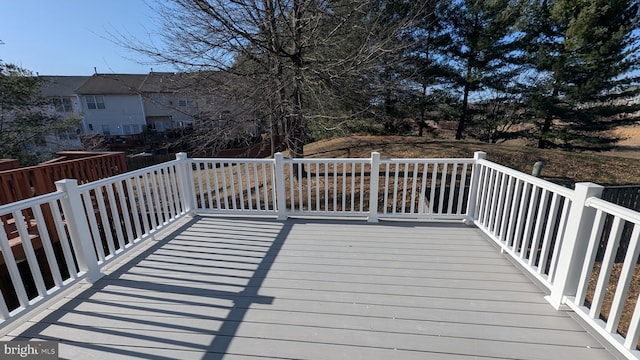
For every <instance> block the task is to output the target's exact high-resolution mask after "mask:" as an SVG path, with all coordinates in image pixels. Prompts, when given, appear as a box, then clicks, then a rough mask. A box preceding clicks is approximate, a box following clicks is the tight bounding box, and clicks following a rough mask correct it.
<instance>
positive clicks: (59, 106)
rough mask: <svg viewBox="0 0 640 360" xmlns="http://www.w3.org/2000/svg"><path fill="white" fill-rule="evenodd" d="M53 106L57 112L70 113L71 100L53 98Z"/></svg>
mask: <svg viewBox="0 0 640 360" xmlns="http://www.w3.org/2000/svg"><path fill="white" fill-rule="evenodd" d="M53 105H54V106H55V107H56V111H57V112H71V111H72V110H73V108H72V107H71V99H69V98H54V99H53Z"/></svg>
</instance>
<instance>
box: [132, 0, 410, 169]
mask: <svg viewBox="0 0 640 360" xmlns="http://www.w3.org/2000/svg"><path fill="white" fill-rule="evenodd" d="M384 6H385V2H384V1H371V0H341V1H326V0H245V1H231V0H171V1H169V2H157V3H156V6H155V9H156V11H157V13H158V15H159V19H160V21H161V22H162V23H163V28H162V31H161V34H160V38H161V41H160V42H157V43H155V44H154V43H144V42H139V41H138V42H132V41H131V39H129V38H127V37H124V36H120V38H119V39H120V42H121V43H123V44H124V45H125V46H127V47H129V48H131V49H134V50H136V51H138V52H141V53H143V54H146V55H148V56H150V57H151V58H153V59H154V60H156V61H160V62H162V63H170V64H173V65H175V66H177V67H179V68H181V69H183V70H185V71H188V72H194V71H196V70H207V71H223V72H227V73H230V74H233V75H236V76H240V77H242V78H245V79H249V80H247V82H248V83H251V84H253V85H254V86H253V87H252V88H251V89H249V91H248V92H247V93H245V94H244V96H245V98H246V100H247V101H249V102H251V103H252V106H254V107H255V111H254V112H253V115H255V116H260V117H261V118H262V119H265V120H266V121H267V122H268V123H269V124H270V128H271V134H272V138H274V137H275V136H277V135H278V134H279V133H282V134H283V135H284V138H285V142H286V146H287V148H288V150H289V151H290V154H291V156H292V157H302V156H303V145H304V144H305V142H306V140H307V131H306V129H307V125H308V121H309V119H311V118H313V117H315V116H317V115H319V114H318V113H317V112H321V111H322V108H323V107H322V106H314V102H316V103H317V102H322V101H326V100H325V99H322V98H318V97H316V96H314V94H316V93H322V94H327V93H340V92H339V91H337V92H330V91H322V89H327V88H332V87H335V86H336V85H340V84H344V79H346V78H357V77H358V76H361V74H362V73H363V72H366V71H370V70H371V69H373V68H374V67H375V66H376V65H379V62H378V58H379V57H381V56H382V55H383V54H388V53H389V52H392V51H393V49H394V48H395V47H397V46H399V43H398V41H397V39H398V37H397V36H394V33H395V32H397V31H398V30H399V29H401V28H403V27H406V26H405V25H406V24H407V23H409V22H410V21H411V20H410V19H401V20H398V21H396V22H395V23H394V27H388V25H389V22H388V21H387V22H385V21H384V19H382V18H381V15H380V14H382V13H384V12H383V11H381V8H383V7H384ZM352 83H354V84H356V83H357V82H356V81H353V82H352ZM363 89H364V88H363ZM363 89H361V90H363ZM236 90H237V89H236ZM245 90H246V89H245ZM358 90H359V89H354V91H358ZM272 141H273V140H272Z"/></svg>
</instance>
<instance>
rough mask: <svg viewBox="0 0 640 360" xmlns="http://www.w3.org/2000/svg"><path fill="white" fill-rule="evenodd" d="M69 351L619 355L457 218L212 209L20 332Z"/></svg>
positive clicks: (179, 355)
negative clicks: (261, 215)
mask: <svg viewBox="0 0 640 360" xmlns="http://www.w3.org/2000/svg"><path fill="white" fill-rule="evenodd" d="M8 338H15V339H20V340H28V339H49V340H60V341H61V345H60V354H61V358H69V359H77V358H82V359H107V358H108V359H120V358H121V359H126V358H157V359H227V360H234V359H246V358H265V359H266V358H278V359H283V358H284V359H501V358H503V359H611V358H613V356H612V355H611V354H610V353H609V352H607V351H606V350H605V349H604V348H603V346H602V345H601V344H599V343H598V342H597V341H596V340H594V339H593V338H592V337H591V336H590V335H589V334H588V333H586V332H585V331H584V330H583V329H582V328H581V327H580V326H579V325H578V324H577V323H576V322H575V321H574V320H573V319H572V318H571V317H569V316H568V315H567V314H566V313H563V312H557V311H555V310H553V308H552V307H551V306H550V305H549V304H548V303H547V302H546V301H545V300H544V299H543V293H542V292H541V291H540V290H539V289H538V288H537V287H536V286H535V285H534V284H532V283H531V281H530V280H529V279H528V278H527V277H525V276H524V275H522V273H520V271H519V270H518V269H517V268H515V267H514V266H513V265H511V263H510V262H509V261H508V260H506V259H505V258H504V257H503V255H501V254H500V252H499V251H498V250H496V249H495V248H494V247H492V246H491V245H490V244H489V243H488V242H487V240H486V239H484V238H483V236H482V235H481V234H480V232H479V230H477V229H474V228H472V227H466V226H463V225H458V224H441V223H427V224H425V223H412V222H381V223H378V224H367V223H365V222H363V221H344V220H342V221H341V220H322V221H317V220H305V219H297V220H288V221H286V222H278V221H275V220H269V219H255V218H224V217H200V218H196V219H195V220H194V221H191V222H190V223H189V224H187V225H186V226H184V227H183V228H181V229H179V230H178V231H176V232H175V233H173V234H170V235H168V236H166V238H163V239H159V240H157V241H149V242H148V244H145V245H144V248H142V249H140V250H139V251H138V254H136V255H135V256H133V255H131V261H129V262H127V263H125V264H124V265H122V267H120V268H116V269H114V270H113V271H112V272H110V273H108V274H107V275H106V276H105V277H104V278H102V279H101V280H100V281H98V282H97V283H96V284H94V285H93V286H87V285H86V286H85V287H84V288H80V289H78V290H76V291H75V292H73V293H72V294H70V295H68V296H67V299H66V300H64V301H60V302H58V303H55V304H53V305H51V306H50V307H49V309H47V310H46V311H44V312H43V313H42V314H39V315H38V316H36V317H34V318H33V319H32V320H31V321H30V322H29V323H27V324H25V325H23V326H21V327H19V328H18V329H16V330H15V331H13V332H12V333H11V334H10V337H7V338H5V339H4V340H7V339H8Z"/></svg>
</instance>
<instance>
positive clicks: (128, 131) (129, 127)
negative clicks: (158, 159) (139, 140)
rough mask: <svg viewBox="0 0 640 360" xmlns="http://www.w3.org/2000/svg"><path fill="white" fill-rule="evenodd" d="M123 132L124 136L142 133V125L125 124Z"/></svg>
mask: <svg viewBox="0 0 640 360" xmlns="http://www.w3.org/2000/svg"><path fill="white" fill-rule="evenodd" d="M122 132H123V133H124V135H132V134H139V133H140V125H138V124H123V125H122Z"/></svg>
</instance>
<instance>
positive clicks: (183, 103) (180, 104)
mask: <svg viewBox="0 0 640 360" xmlns="http://www.w3.org/2000/svg"><path fill="white" fill-rule="evenodd" d="M178 106H187V100H180V101H178Z"/></svg>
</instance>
